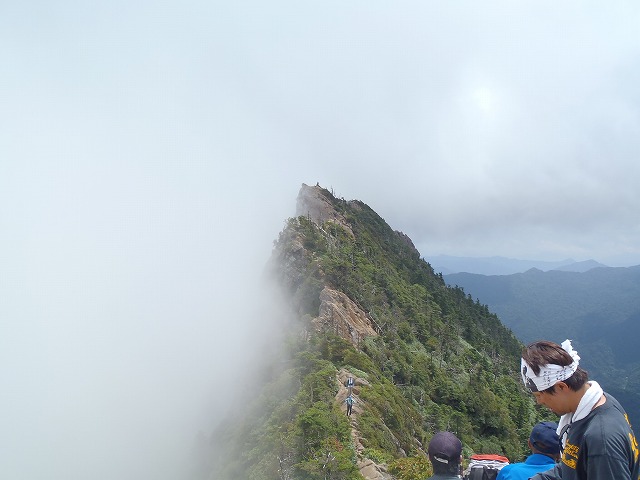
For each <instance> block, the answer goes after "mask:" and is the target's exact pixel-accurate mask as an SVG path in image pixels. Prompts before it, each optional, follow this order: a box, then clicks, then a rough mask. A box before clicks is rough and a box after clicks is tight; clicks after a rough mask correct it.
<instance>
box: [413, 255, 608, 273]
mask: <svg viewBox="0 0 640 480" xmlns="http://www.w3.org/2000/svg"><path fill="white" fill-rule="evenodd" d="M425 260H426V261H427V262H429V263H430V264H431V266H432V267H433V270H434V271H436V272H440V273H442V274H443V275H448V274H452V273H459V272H466V273H479V274H481V275H511V274H513V273H522V272H526V271H527V270H530V269H532V268H537V269H538V270H542V271H544V272H546V271H549V270H562V271H566V272H586V271H588V270H591V269H592V268H597V267H606V266H607V265H604V264H602V263H599V262H596V261H595V260H585V261H582V262H576V261H575V260H573V259H571V258H567V259H566V260H560V261H557V262H546V261H541V260H519V259H515V258H506V257H455V256H450V255H437V256H433V257H427V258H425Z"/></svg>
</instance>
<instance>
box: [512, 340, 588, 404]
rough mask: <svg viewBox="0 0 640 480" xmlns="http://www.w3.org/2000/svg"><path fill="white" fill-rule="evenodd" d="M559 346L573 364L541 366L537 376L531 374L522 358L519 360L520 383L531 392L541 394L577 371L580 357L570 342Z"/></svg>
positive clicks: (529, 368) (530, 369) (531, 370)
mask: <svg viewBox="0 0 640 480" xmlns="http://www.w3.org/2000/svg"><path fill="white" fill-rule="evenodd" d="M560 346H561V347H562V349H563V350H564V351H565V352H567V353H568V354H569V355H571V358H573V363H572V364H571V365H566V366H564V367H561V366H560V365H553V364H550V365H543V366H541V367H540V372H539V373H538V375H536V374H535V373H533V369H532V368H531V365H529V364H528V363H527V362H525V360H524V358H523V359H521V360H522V361H521V362H520V365H521V370H520V371H521V373H522V381H523V383H524V384H525V386H526V387H527V388H528V389H529V390H531V391H532V392H541V391H543V390H546V389H547V388H550V387H553V386H554V385H555V384H556V383H557V382H561V381H563V380H566V379H567V378H569V377H570V376H571V375H573V374H574V372H575V371H576V370H577V368H578V363H579V361H580V356H579V355H578V352H576V351H575V350H574V349H573V347H572V346H571V340H565V341H564V342H562V344H561V345H560Z"/></svg>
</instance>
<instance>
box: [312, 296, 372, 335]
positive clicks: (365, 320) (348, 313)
mask: <svg viewBox="0 0 640 480" xmlns="http://www.w3.org/2000/svg"><path fill="white" fill-rule="evenodd" d="M313 324H314V325H315V326H316V328H318V329H322V328H324V329H326V328H330V329H332V330H334V331H335V333H336V334H337V335H339V336H340V337H342V338H344V339H346V340H348V341H350V342H351V343H352V344H353V345H355V346H356V347H357V346H358V345H359V343H360V342H361V341H362V340H363V339H364V338H365V337H368V336H374V335H377V332H376V331H375V329H374V326H373V322H372V321H371V319H370V318H369V317H368V316H367V314H366V313H365V312H364V311H363V310H362V309H361V308H360V307H358V305H356V304H355V303H354V302H353V301H352V300H351V299H350V298H349V297H347V296H346V295H345V294H344V293H342V292H340V291H338V290H333V289H332V288H329V287H326V286H325V287H324V288H323V289H322V291H321V292H320V314H319V315H318V317H316V318H315V319H313Z"/></svg>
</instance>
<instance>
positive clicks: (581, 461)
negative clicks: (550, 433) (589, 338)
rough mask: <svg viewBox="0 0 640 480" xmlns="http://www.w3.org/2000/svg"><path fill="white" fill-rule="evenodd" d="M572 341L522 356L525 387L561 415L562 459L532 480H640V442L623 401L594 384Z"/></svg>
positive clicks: (535, 346) (539, 346)
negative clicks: (621, 403) (639, 449)
mask: <svg viewBox="0 0 640 480" xmlns="http://www.w3.org/2000/svg"><path fill="white" fill-rule="evenodd" d="M579 362H580V356H579V355H578V352H576V351H575V350H574V349H573V347H572V345H571V341H570V340H565V341H564V342H562V345H558V344H557V343H553V342H548V341H540V342H535V343H532V344H531V345H529V346H528V347H527V348H526V349H525V350H524V352H523V354H522V362H521V370H520V373H521V375H522V381H523V382H524V384H525V386H526V387H527V388H528V389H529V391H531V393H533V395H534V396H535V398H536V401H537V402H538V403H539V404H540V405H544V406H545V407H547V408H548V409H550V410H551V411H552V412H554V413H555V414H557V415H560V421H559V422H558V431H557V433H558V436H559V437H560V441H561V444H562V447H561V448H562V456H561V460H560V462H558V463H557V464H556V466H555V467H554V468H553V469H551V470H548V471H546V472H543V473H539V474H537V475H535V476H533V477H531V478H532V480H552V479H562V480H587V479H589V480H595V479H600V480H603V479H615V480H640V477H639V476H638V475H639V467H640V462H639V459H638V453H639V451H638V442H637V441H636V437H635V436H634V434H633V430H632V429H631V425H630V424H629V420H628V417H627V414H626V413H625V411H624V409H623V408H622V406H621V405H620V404H619V403H618V401H617V400H616V399H615V398H613V397H612V396H611V395H609V394H608V393H604V392H603V391H602V388H600V385H598V382H595V381H589V380H588V378H589V377H588V374H587V372H586V371H585V370H583V369H582V368H580V367H579Z"/></svg>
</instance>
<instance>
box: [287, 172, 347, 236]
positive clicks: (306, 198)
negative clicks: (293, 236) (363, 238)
mask: <svg viewBox="0 0 640 480" xmlns="http://www.w3.org/2000/svg"><path fill="white" fill-rule="evenodd" d="M324 192H326V190H324V189H323V188H322V187H320V186H318V185H316V186H315V187H310V186H309V185H305V184H304V183H303V184H302V187H300V192H298V198H297V200H296V217H300V216H303V217H308V218H309V219H310V220H311V221H312V222H313V223H315V224H316V225H319V226H322V225H323V224H324V222H335V223H338V224H340V225H341V226H343V227H344V228H345V229H346V230H347V231H348V232H349V233H350V234H351V236H353V232H352V231H351V227H350V226H349V224H348V223H347V221H346V220H345V218H344V215H342V214H341V213H340V212H338V211H337V210H336V209H335V208H334V207H333V205H332V204H331V202H330V201H329V199H328V198H327V196H326V195H327V194H325V193H324ZM329 195H330V194H329Z"/></svg>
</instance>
